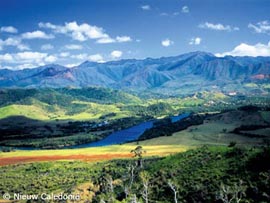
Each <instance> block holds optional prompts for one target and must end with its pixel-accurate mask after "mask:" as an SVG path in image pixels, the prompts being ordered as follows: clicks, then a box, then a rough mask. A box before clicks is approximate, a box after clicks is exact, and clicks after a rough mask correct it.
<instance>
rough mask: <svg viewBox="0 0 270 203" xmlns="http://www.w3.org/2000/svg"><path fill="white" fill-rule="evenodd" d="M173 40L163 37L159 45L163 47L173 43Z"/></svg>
mask: <svg viewBox="0 0 270 203" xmlns="http://www.w3.org/2000/svg"><path fill="white" fill-rule="evenodd" d="M173 44H174V42H173V41H172V40H170V39H165V40H162V41H161V45H162V46H164V47H169V46H171V45H173Z"/></svg>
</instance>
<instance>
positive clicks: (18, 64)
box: [0, 51, 58, 69]
mask: <svg viewBox="0 0 270 203" xmlns="http://www.w3.org/2000/svg"><path fill="white" fill-rule="evenodd" d="M57 59H58V58H57V57H56V56H54V55H49V54H48V53H42V52H31V51H25V52H18V53H6V54H2V55H1V54H0V60H1V62H4V63H6V64H9V65H12V64H13V65H12V67H13V69H23V68H33V67H36V66H40V65H44V64H46V63H53V62H55V61H57ZM10 67H11V66H10Z"/></svg>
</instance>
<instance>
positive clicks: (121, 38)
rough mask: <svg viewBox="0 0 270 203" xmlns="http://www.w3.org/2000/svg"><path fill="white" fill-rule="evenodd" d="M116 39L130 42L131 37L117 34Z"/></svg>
mask: <svg viewBox="0 0 270 203" xmlns="http://www.w3.org/2000/svg"><path fill="white" fill-rule="evenodd" d="M116 41H117V42H130V41H132V39H131V37H129V36H117V37H116Z"/></svg>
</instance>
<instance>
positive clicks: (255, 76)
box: [251, 74, 270, 80]
mask: <svg viewBox="0 0 270 203" xmlns="http://www.w3.org/2000/svg"><path fill="white" fill-rule="evenodd" d="M251 78H252V79H257V80H262V79H266V78H270V75H268V74H258V75H253V76H251Z"/></svg>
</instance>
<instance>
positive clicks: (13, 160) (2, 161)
mask: <svg viewBox="0 0 270 203" xmlns="http://www.w3.org/2000/svg"><path fill="white" fill-rule="evenodd" d="M130 157H132V154H103V155H69V156H18V157H5V158H0V166H5V165H10V164H19V163H25V162H40V161H58V160H80V161H89V162H93V161H105V160H111V159H119V158H130Z"/></svg>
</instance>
